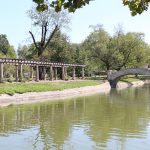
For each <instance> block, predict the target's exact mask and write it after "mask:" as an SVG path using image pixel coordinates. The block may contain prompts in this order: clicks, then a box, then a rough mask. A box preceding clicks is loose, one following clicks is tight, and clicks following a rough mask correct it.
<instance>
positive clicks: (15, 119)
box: [0, 86, 150, 150]
mask: <svg viewBox="0 0 150 150" xmlns="http://www.w3.org/2000/svg"><path fill="white" fill-rule="evenodd" d="M149 97H150V88H149V87H146V86H144V87H143V88H132V89H127V90H122V91H116V90H112V91H111V92H110V94H109V95H93V96H89V97H82V98H74V99H72V100H65V101H53V102H46V103H41V104H32V105H31V104H30V105H20V106H13V107H8V108H1V109H0V137H3V136H8V137H9V135H11V134H13V133H15V134H17V133H18V134H19V132H21V131H22V130H29V131H30V129H31V128H32V127H37V129H38V131H37V134H36V136H35V137H34V140H33V141H32V145H33V149H36V148H37V147H38V145H39V143H42V145H43V148H41V149H43V150H49V149H53V148H54V149H64V147H74V146H75V145H74V142H72V141H71V139H73V133H74V132H78V131H79V130H76V127H78V129H83V132H84V135H86V136H87V137H88V138H89V139H88V140H90V141H92V142H93V143H95V144H94V145H92V146H93V147H95V148H100V147H101V148H105V147H107V146H108V142H110V141H111V140H113V138H115V139H117V141H118V143H121V144H120V146H122V147H123V146H124V144H125V141H126V139H128V138H138V139H140V138H144V137H145V136H146V129H147V126H148V123H149V122H150V98H149ZM75 130H76V131H75ZM31 134H32V133H31ZM81 139H82V137H81ZM81 139H77V140H78V141H77V142H78V144H79V147H78V148H79V149H80V144H85V145H88V144H89V143H81V142H80V141H82V140H81ZM75 143H76V142H75ZM89 146H90V145H89ZM68 149H69V148H68Z"/></svg>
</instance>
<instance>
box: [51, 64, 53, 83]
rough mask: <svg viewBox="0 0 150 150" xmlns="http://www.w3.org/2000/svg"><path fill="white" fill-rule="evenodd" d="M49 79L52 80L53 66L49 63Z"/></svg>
mask: <svg viewBox="0 0 150 150" xmlns="http://www.w3.org/2000/svg"><path fill="white" fill-rule="evenodd" d="M50 80H51V81H53V66H52V65H50Z"/></svg>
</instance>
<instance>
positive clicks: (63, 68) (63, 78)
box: [62, 66, 65, 80]
mask: <svg viewBox="0 0 150 150" xmlns="http://www.w3.org/2000/svg"><path fill="white" fill-rule="evenodd" d="M62 80H65V67H64V66H62Z"/></svg>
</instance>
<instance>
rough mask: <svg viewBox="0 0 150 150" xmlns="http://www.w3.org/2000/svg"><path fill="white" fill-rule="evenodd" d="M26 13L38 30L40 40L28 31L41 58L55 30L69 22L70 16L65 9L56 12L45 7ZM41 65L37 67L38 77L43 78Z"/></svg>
mask: <svg viewBox="0 0 150 150" xmlns="http://www.w3.org/2000/svg"><path fill="white" fill-rule="evenodd" d="M28 15H29V17H30V18H31V20H32V21H33V25H34V26H35V27H37V28H38V29H39V30H40V40H37V41H36V40H35V35H34V34H33V32H31V31H29V33H30V35H31V37H32V40H33V44H34V46H35V48H36V49H35V52H37V54H38V59H39V60H43V59H44V57H43V53H44V51H45V50H46V49H47V47H48V45H49V44H50V42H51V40H52V38H53V37H54V35H55V33H56V32H57V30H60V29H61V28H62V27H66V26H67V25H68V23H69V22H70V18H69V16H68V14H67V13H66V12H65V11H61V12H59V13H56V12H55V11H54V10H53V9H47V10H45V11H43V12H37V11H36V9H34V8H33V9H31V10H30V11H28ZM42 70H43V69H42V67H39V78H40V80H41V79H43V78H44V75H43V74H42V72H43V71H42Z"/></svg>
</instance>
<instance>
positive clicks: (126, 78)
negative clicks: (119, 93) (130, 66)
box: [120, 75, 150, 82]
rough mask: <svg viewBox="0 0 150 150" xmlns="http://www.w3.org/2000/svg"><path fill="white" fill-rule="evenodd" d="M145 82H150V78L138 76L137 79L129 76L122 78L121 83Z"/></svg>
mask: <svg viewBox="0 0 150 150" xmlns="http://www.w3.org/2000/svg"><path fill="white" fill-rule="evenodd" d="M142 80H143V81H144V80H150V76H143V75H138V76H137V77H135V75H129V76H125V77H122V78H121V79H120V81H122V82H135V81H142Z"/></svg>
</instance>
